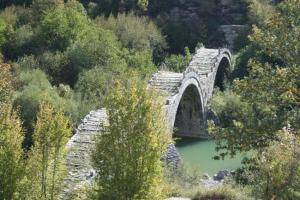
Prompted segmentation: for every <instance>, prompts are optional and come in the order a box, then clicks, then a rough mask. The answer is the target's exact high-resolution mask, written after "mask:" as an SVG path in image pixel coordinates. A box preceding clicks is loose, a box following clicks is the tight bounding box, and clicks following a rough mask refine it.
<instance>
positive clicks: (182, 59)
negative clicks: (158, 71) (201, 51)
mask: <svg viewBox="0 0 300 200" xmlns="http://www.w3.org/2000/svg"><path fill="white" fill-rule="evenodd" d="M191 60H192V55H191V53H190V50H189V48H188V47H185V48H184V55H180V54H179V55H171V56H169V57H166V58H165V60H164V62H163V64H162V68H167V69H169V70H171V71H175V72H183V71H184V70H185V69H186V68H187V67H188V65H189V64H190V62H191Z"/></svg>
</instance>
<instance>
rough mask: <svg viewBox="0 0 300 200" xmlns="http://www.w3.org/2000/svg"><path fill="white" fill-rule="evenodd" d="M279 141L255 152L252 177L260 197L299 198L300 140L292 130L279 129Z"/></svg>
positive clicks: (256, 193)
mask: <svg viewBox="0 0 300 200" xmlns="http://www.w3.org/2000/svg"><path fill="white" fill-rule="evenodd" d="M278 134H279V138H280V139H279V141H274V142H272V143H271V145H270V147H268V148H265V149H263V150H262V151H259V152H257V153H255V156H254V158H253V162H254V163H251V165H252V166H251V167H252V169H254V173H250V181H251V183H252V184H253V186H254V194H255V196H256V197H257V198H261V199H272V198H273V199H299V198H300V187H299V186H300V185H299V183H300V140H299V136H295V135H294V134H293V133H292V130H288V129H285V130H283V131H280V132H278Z"/></svg>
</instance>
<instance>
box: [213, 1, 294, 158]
mask: <svg viewBox="0 0 300 200" xmlns="http://www.w3.org/2000/svg"><path fill="white" fill-rule="evenodd" d="M299 6H300V1H299V0H286V1H284V2H282V3H280V4H278V6H277V9H276V14H274V15H273V16H272V17H271V18H270V20H269V21H268V22H267V23H266V24H265V25H264V26H263V27H262V28H258V27H255V28H254V33H253V34H252V35H251V41H252V42H253V43H255V44H256V45H258V46H259V47H260V51H262V52H263V53H264V54H265V55H268V56H269V58H272V60H277V62H270V63H264V62H260V60H258V61H257V60H255V58H253V61H251V62H249V68H248V71H249V76H248V77H246V78H244V79H242V80H235V82H234V92H235V93H236V94H237V95H238V96H239V98H240V102H241V103H240V105H239V106H240V107H243V110H244V112H241V110H236V112H228V113H226V114H225V115H224V116H223V117H222V118H223V119H224V118H225V119H230V120H227V124H222V126H221V127H216V126H213V129H212V132H213V133H214V135H215V136H216V137H217V139H220V140H219V149H222V150H225V151H227V154H228V153H230V154H235V152H236V151H247V150H250V149H253V148H255V149H260V148H263V147H266V146H268V145H269V144H270V142H272V141H276V140H277V139H278V135H277V134H276V133H277V132H278V131H279V130H281V129H282V128H283V127H285V126H288V125H290V126H291V127H292V129H294V130H295V134H299V120H300V108H299V105H300V96H299V94H300V87H299V85H300V84H299V80H300V67H299V64H300V61H299V56H297V55H296V54H297V52H298V49H299V42H298V41H297V39H295V38H299V34H300V29H299V27H300V24H299V17H300V12H299V9H298V8H299ZM294 8H295V9H294ZM283 41H284V42H283ZM287 48H290V49H287ZM276 63H281V65H278V64H276ZM241 105H242V106H241ZM227 106H231V107H235V106H236V104H228V105H227ZM225 121H226V120H225ZM221 122H222V119H221ZM224 139H225V140H224Z"/></svg>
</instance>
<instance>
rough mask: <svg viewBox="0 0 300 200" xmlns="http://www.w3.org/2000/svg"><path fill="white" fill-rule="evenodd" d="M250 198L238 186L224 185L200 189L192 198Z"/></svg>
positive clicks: (198, 199) (236, 199)
mask: <svg viewBox="0 0 300 200" xmlns="http://www.w3.org/2000/svg"><path fill="white" fill-rule="evenodd" d="M216 199H218V200H250V199H251V198H249V197H248V195H247V194H246V193H245V192H244V191H243V188H238V189H237V186H230V185H223V186H218V187H214V188H212V189H200V190H198V191H197V192H195V194H193V195H192V200H216Z"/></svg>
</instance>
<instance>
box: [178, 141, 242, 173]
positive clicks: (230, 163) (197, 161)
mask: <svg viewBox="0 0 300 200" xmlns="http://www.w3.org/2000/svg"><path fill="white" fill-rule="evenodd" d="M215 147H216V144H215V142H214V140H199V139H179V140H177V141H176V148H177V150H178V152H179V154H180V156H181V158H182V159H183V162H184V163H186V164H188V165H190V166H195V167H199V168H200V170H201V172H206V173H208V174H209V175H210V176H213V175H214V174H215V173H217V172H218V171H220V170H224V169H227V170H235V169H237V168H238V167H240V166H241V161H242V159H243V157H244V154H239V155H237V156H235V157H234V158H226V159H224V160H214V159H213V156H215V155H217V154H216V151H215Z"/></svg>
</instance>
